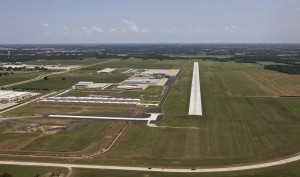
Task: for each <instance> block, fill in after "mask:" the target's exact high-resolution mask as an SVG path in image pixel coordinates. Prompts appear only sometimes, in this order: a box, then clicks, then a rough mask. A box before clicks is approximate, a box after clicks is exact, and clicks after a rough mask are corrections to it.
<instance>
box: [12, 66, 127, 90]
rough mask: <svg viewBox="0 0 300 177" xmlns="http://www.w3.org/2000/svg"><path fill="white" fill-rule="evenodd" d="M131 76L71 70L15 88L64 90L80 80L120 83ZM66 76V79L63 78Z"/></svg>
mask: <svg viewBox="0 0 300 177" xmlns="http://www.w3.org/2000/svg"><path fill="white" fill-rule="evenodd" d="M128 77H129V76H127V75H125V74H123V75H122V74H110V75H99V74H96V71H94V72H91V71H87V72H84V73H83V72H79V71H71V72H69V73H64V74H60V75H54V76H49V80H43V79H42V80H38V81H34V82H30V83H26V84H22V85H18V86H15V88H42V89H43V88H47V89H49V90H63V89H69V88H71V87H72V86H73V85H75V84H76V83H78V82H79V81H90V82H100V83H118V82H121V81H123V80H125V79H127V78H128ZM63 78H65V80H63Z"/></svg>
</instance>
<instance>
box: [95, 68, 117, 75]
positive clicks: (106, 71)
mask: <svg viewBox="0 0 300 177" xmlns="http://www.w3.org/2000/svg"><path fill="white" fill-rule="evenodd" d="M114 70H116V68H105V69H102V70H100V71H97V74H109V73H110V72H112V71H114Z"/></svg>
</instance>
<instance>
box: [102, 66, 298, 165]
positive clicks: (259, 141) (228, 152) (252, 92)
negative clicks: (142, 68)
mask: <svg viewBox="0 0 300 177" xmlns="http://www.w3.org/2000/svg"><path fill="white" fill-rule="evenodd" d="M185 67H186V68H185ZM191 70H192V64H188V63H187V64H186V65H185V66H184V68H183V70H182V71H181V73H180V74H181V75H180V77H179V78H178V80H177V82H176V84H175V86H174V88H173V89H172V91H171V93H170V95H169V97H168V100H167V102H166V104H165V106H164V111H165V113H166V114H165V118H164V119H162V120H161V121H160V122H157V123H156V124H157V125H161V126H170V127H173V128H164V127H161V128H148V127H146V126H145V127H144V126H140V125H134V126H132V128H131V129H130V130H128V132H127V134H126V136H125V137H124V138H123V139H122V141H120V143H119V144H118V146H116V147H115V148H114V149H113V150H112V151H111V152H110V153H109V154H108V157H110V158H111V159H113V160H116V159H122V160H124V162H125V161H126V162H130V163H132V164H135V165H136V164H150V165H151V164H152V165H153V164H156V165H159V164H160V165H167V166H174V165H175V166H205V165H227V164H236V163H247V162H257V161H263V160H270V159H273V158H279V157H284V156H288V155H291V154H294V153H298V152H299V151H300V144H299V143H298V142H299V141H300V111H299V106H300V100H299V99H298V98H282V97H274V95H272V93H271V92H268V91H267V90H264V89H262V88H260V87H259V85H257V84H256V83H255V82H253V81H251V80H249V79H247V77H246V76H245V75H244V74H243V73H257V72H265V71H262V70H263V69H262V68H261V67H260V66H259V65H255V64H238V63H231V62H229V63H220V62H200V73H201V88H202V103H203V112H204V116H202V117H194V116H187V110H188V104H189V102H188V101H189V99H188V98H189V89H188V90H187V91H182V90H180V89H176V87H181V86H183V85H185V86H186V87H188V86H189V85H190V82H191V78H188V75H190V76H191V73H192V72H191ZM184 78H185V79H184ZM292 81H293V82H295V83H297V80H293V79H292ZM292 81H291V82H292ZM265 84H267V85H272V84H274V83H265ZM189 87H190V86H189ZM283 89H284V88H283ZM169 113H171V114H169ZM178 113H185V114H186V115H184V114H178ZM176 127H180V129H178V128H176ZM182 127H186V128H182ZM195 127H196V128H198V129H191V128H195ZM120 157H122V158H120ZM111 163H113V162H111Z"/></svg>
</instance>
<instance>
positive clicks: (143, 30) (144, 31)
mask: <svg viewBox="0 0 300 177" xmlns="http://www.w3.org/2000/svg"><path fill="white" fill-rule="evenodd" d="M151 31H152V30H151V29H145V28H143V29H141V32H143V33H148V32H151Z"/></svg>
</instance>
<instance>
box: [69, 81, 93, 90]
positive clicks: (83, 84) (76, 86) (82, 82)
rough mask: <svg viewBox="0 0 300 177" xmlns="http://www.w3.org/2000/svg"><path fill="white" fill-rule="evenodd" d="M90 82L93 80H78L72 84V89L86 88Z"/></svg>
mask: <svg viewBox="0 0 300 177" xmlns="http://www.w3.org/2000/svg"><path fill="white" fill-rule="evenodd" d="M92 84H94V82H85V81H81V82H78V83H77V84H76V85H74V86H73V88H74V89H81V88H88V87H89V86H90V85H92Z"/></svg>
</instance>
